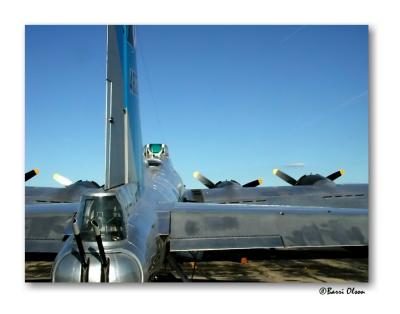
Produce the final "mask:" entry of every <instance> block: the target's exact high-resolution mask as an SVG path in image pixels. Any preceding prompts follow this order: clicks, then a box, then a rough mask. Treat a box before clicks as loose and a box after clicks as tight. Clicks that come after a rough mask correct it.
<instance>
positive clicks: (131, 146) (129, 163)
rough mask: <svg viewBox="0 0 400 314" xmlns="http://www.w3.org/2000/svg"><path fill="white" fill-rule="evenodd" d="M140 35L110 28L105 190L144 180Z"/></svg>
mask: <svg viewBox="0 0 400 314" xmlns="http://www.w3.org/2000/svg"><path fill="white" fill-rule="evenodd" d="M142 150H143V145H142V135H141V126H140V115H139V98H138V82H137V66H136V32H135V28H134V27H133V26H125V25H111V26H108V27H107V79H106V180H105V189H110V188H113V187H116V186H119V185H122V184H127V183H134V184H136V186H137V187H138V188H140V186H141V183H142V180H143V152H142Z"/></svg>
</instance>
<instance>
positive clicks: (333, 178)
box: [326, 169, 344, 181]
mask: <svg viewBox="0 0 400 314" xmlns="http://www.w3.org/2000/svg"><path fill="white" fill-rule="evenodd" d="M342 175H344V170H343V169H340V170H339V171H336V172H334V173H332V174H330V175H329V176H327V177H326V178H327V179H329V180H332V181H334V180H336V179H337V178H339V177H341V176H342Z"/></svg>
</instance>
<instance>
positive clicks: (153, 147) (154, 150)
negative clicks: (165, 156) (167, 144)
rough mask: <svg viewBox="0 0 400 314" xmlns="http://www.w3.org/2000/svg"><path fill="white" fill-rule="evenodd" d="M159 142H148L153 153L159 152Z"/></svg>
mask: <svg viewBox="0 0 400 314" xmlns="http://www.w3.org/2000/svg"><path fill="white" fill-rule="evenodd" d="M161 148H162V146H161V144H150V151H151V152H152V153H153V154H158V153H159V152H161Z"/></svg>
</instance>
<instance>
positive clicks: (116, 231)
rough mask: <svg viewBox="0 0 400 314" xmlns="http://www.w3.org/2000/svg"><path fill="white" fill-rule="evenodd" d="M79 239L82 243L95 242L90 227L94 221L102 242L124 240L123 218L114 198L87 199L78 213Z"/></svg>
mask: <svg viewBox="0 0 400 314" xmlns="http://www.w3.org/2000/svg"><path fill="white" fill-rule="evenodd" d="M79 218H80V220H79V221H80V226H81V227H80V228H81V237H82V240H84V241H95V233H94V230H93V227H92V225H91V223H90V222H91V221H92V220H93V219H94V220H95V221H96V222H97V223H98V225H99V229H100V232H101V237H102V239H103V241H119V240H123V239H125V238H126V228H125V217H124V215H123V211H122V209H121V206H120V205H119V202H118V201H117V198H116V197H115V196H104V197H95V198H92V199H87V200H86V201H85V204H84V207H83V211H82V212H81V213H80V217H79Z"/></svg>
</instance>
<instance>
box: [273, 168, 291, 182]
mask: <svg viewBox="0 0 400 314" xmlns="http://www.w3.org/2000/svg"><path fill="white" fill-rule="evenodd" d="M272 173H273V174H274V175H276V176H278V177H279V178H281V179H282V180H283V181H286V182H287V183H289V184H291V185H296V183H297V181H296V180H295V179H293V178H292V177H291V176H289V175H287V174H286V173H284V172H282V171H280V170H279V169H274V170H272Z"/></svg>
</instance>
